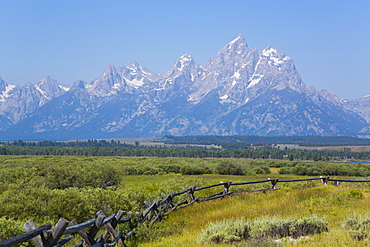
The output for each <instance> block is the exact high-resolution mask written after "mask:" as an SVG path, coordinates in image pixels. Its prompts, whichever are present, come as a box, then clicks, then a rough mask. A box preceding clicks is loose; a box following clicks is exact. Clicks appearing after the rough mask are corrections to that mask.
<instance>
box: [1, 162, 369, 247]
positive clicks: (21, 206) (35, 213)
mask: <svg viewBox="0 0 370 247" xmlns="http://www.w3.org/2000/svg"><path fill="white" fill-rule="evenodd" d="M299 164H300V163H299V162H298V163H297V161H294V162H293V163H292V162H289V161H278V160H252V159H211V158H207V159H200V158H145V157H141V158H123V157H85V156H78V157H64V156H0V239H1V240H2V239H6V238H9V237H13V236H15V235H17V234H19V233H22V232H24V230H23V229H22V225H23V223H25V222H26V221H28V220H30V219H33V220H34V221H35V222H36V224H37V225H41V224H45V223H49V222H50V223H52V224H53V225H55V223H56V222H57V220H58V219H59V217H64V218H66V219H67V220H76V221H77V222H79V223H80V222H83V221H86V220H89V219H91V218H94V217H95V213H96V212H97V211H99V210H103V211H104V213H105V214H106V215H109V214H111V213H115V212H117V210H118V209H123V210H125V211H133V212H135V211H139V212H140V211H142V210H144V209H145V207H144V201H145V200H148V201H149V202H153V201H154V200H156V199H159V198H161V195H160V194H161V192H164V193H166V194H168V193H170V192H173V191H175V192H180V191H182V190H183V188H184V187H187V188H189V187H190V186H192V185H196V186H197V187H201V186H207V185H212V184H218V183H219V182H220V181H224V182H226V181H230V180H232V181H233V182H244V181H256V180H265V179H267V178H268V177H271V178H274V177H279V179H293V178H305V177H307V176H299V175H291V174H278V172H279V169H282V168H284V167H300V165H299ZM304 164H307V162H305V163H304ZM346 165H347V166H351V164H346ZM325 166H331V167H335V166H334V165H333V163H320V167H321V168H323V167H325ZM341 166H342V165H341ZM302 167H308V165H302ZM310 167H313V166H310ZM360 168H361V169H362V168H363V167H360ZM346 169H347V170H348V167H346ZM320 175H327V174H320ZM346 178H347V179H348V177H346ZM351 179H356V178H351ZM269 187H271V185H270V184H269V183H264V184H251V185H243V186H231V188H230V190H231V191H236V192H241V191H247V190H257V189H266V188H269ZM277 187H278V188H281V190H280V191H276V192H273V193H263V194H237V195H233V196H230V197H228V198H224V199H218V200H214V201H209V202H202V203H196V204H193V205H191V206H189V207H187V208H185V209H181V210H178V211H174V212H173V213H171V214H170V215H169V216H168V217H166V218H165V219H164V220H163V221H162V222H158V223H156V224H155V225H153V227H152V228H150V229H149V228H147V227H146V226H145V225H141V226H140V228H139V230H138V231H137V234H136V236H135V238H133V239H132V240H131V241H130V242H129V243H128V245H129V246H136V245H137V246H212V245H214V243H208V242H207V241H201V233H202V231H205V229H207V226H209V224H212V223H216V222H218V221H220V220H237V219H241V218H242V219H243V220H246V221H253V222H255V223H256V224H257V222H264V220H269V219H272V220H275V221H276V222H280V223H281V222H283V221H286V220H288V219H300V218H304V217H306V218H307V217H316V216H317V217H320V219H324V220H327V221H328V229H329V231H328V232H324V233H320V234H315V235H308V236H305V238H297V239H289V237H285V238H283V239H282V240H279V241H275V240H271V239H268V238H267V239H265V238H264V239H263V240H259V241H260V242H259V243H258V246H261V244H267V246H268V245H271V244H281V243H283V244H284V245H293V244H310V245H314V246H315V245H317V246H323V245H322V243H324V244H325V245H326V246H334V245H335V246H338V242H339V243H341V244H342V243H344V244H346V245H347V246H358V245H364V244H366V243H368V242H367V241H368V240H367V239H368V236H369V234H368V232H367V230H368V229H369V227H368V223H367V222H368V221H367V219H368V216H366V213H367V212H368V204H369V200H370V199H369V197H370V190H369V184H364V183H362V184H343V185H342V184H341V185H340V186H337V187H335V186H333V185H328V186H322V185H321V181H306V182H296V183H280V182H279V183H278V185H277ZM220 191H222V188H221V187H213V188H211V189H207V190H202V191H197V192H196V193H195V196H196V197H203V196H208V195H211V194H215V193H217V192H220ZM186 198H187V195H186V194H183V195H182V196H181V197H177V198H175V200H176V201H175V203H177V202H180V201H182V200H184V199H186ZM354 213H356V214H355V215H354ZM350 216H351V217H352V218H348V217H350ZM266 217H267V218H266ZM257 220H258V221H257ZM280 223H279V224H280ZM265 225H266V224H265ZM121 230H122V231H126V230H127V228H126V226H125V225H122V226H121ZM77 238H78V236H77ZM78 240H79V239H78ZM248 241H251V239H249V240H248ZM248 241H245V242H234V243H233V244H237V245H238V244H241V245H240V246H245V244H250V245H251V246H256V244H255V243H254V244H253V243H251V242H248ZM253 241H254V240H253ZM77 242H78V241H77ZM77 242H73V241H72V242H71V244H70V245H68V246H73V244H76V243H77ZM336 243H337V244H336ZM243 244H244V245H243ZM341 244H340V245H341ZM23 245H24V246H26V245H28V243H24V244H23ZM220 246H228V245H226V244H224V243H221V244H220Z"/></svg>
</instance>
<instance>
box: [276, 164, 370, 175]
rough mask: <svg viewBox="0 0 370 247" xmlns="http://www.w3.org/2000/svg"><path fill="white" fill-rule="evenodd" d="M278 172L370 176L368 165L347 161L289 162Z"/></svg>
mask: <svg viewBox="0 0 370 247" xmlns="http://www.w3.org/2000/svg"><path fill="white" fill-rule="evenodd" d="M279 174H294V175H302V176H303V175H306V176H319V175H325V176H359V177H367V176H370V166H369V165H367V164H366V165H365V164H348V163H321V162H315V163H312V162H311V163H303V162H290V163H287V164H285V166H284V167H281V168H280V169H279Z"/></svg>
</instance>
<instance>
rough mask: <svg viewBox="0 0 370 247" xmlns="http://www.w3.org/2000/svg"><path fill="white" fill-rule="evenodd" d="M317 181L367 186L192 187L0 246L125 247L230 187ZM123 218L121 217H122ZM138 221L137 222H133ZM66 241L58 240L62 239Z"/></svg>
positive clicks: (32, 228) (30, 230)
mask: <svg viewBox="0 0 370 247" xmlns="http://www.w3.org/2000/svg"><path fill="white" fill-rule="evenodd" d="M313 180H321V181H322V183H323V184H325V185H326V184H327V183H328V182H330V181H332V182H334V185H339V183H342V182H349V183H369V182H370V180H344V179H331V178H330V177H322V176H320V177H316V178H305V179H287V180H279V179H278V178H275V179H270V178H269V179H266V180H260V181H249V182H238V183H233V182H232V181H229V182H220V183H218V184H214V185H209V186H204V187H200V188H197V187H196V186H195V185H193V186H191V187H190V188H184V190H183V191H181V192H177V193H176V192H171V193H169V194H168V195H166V194H165V193H162V197H163V198H162V199H158V200H155V201H154V202H152V203H149V202H148V201H145V202H144V204H145V205H146V206H147V208H146V209H145V210H144V211H142V212H136V213H135V214H133V213H131V212H127V213H126V212H124V211H122V210H119V211H118V212H117V213H115V214H112V215H110V216H106V215H104V214H103V212H102V211H99V212H97V217H96V218H94V219H90V220H88V221H86V222H83V223H80V224H78V223H77V222H76V221H74V220H72V221H70V222H68V221H67V220H66V219H64V218H60V219H59V221H58V223H57V224H56V225H55V228H54V229H51V228H52V225H51V224H50V223H48V224H45V225H43V226H40V227H37V226H36V224H35V223H34V222H33V220H30V221H28V222H27V223H25V224H24V226H23V227H24V228H25V229H26V231H27V232H26V233H24V234H21V235H19V236H16V237H13V238H10V239H7V240H3V241H0V246H14V245H17V244H20V243H23V242H26V241H28V240H31V239H32V241H33V242H34V244H35V245H36V246H37V247H60V246H63V245H64V244H66V243H67V242H68V241H70V240H71V239H72V236H71V234H78V235H79V236H80V237H81V238H82V240H81V241H80V242H79V243H78V244H77V245H76V247H82V246H92V247H100V246H104V247H108V246H115V245H117V244H118V245H119V246H124V247H126V244H125V241H126V240H127V239H129V238H130V237H131V236H132V235H133V234H134V232H135V230H136V229H137V227H138V224H143V223H145V224H148V225H149V226H151V225H153V224H154V223H155V222H156V221H158V220H161V219H162V218H163V216H166V215H168V214H170V213H171V212H173V211H174V210H178V209H181V208H184V207H187V206H189V205H192V204H193V203H195V202H203V201H208V200H214V199H217V198H223V197H225V196H227V195H231V194H234V193H235V192H233V191H229V189H230V187H231V186H240V185H249V184H260V183H270V188H267V189H261V190H253V191H250V190H249V191H242V193H243V192H244V193H247V192H248V193H253V192H259V193H263V192H267V191H274V190H277V188H276V185H277V183H278V182H284V183H289V182H302V181H313ZM214 187H222V189H223V190H222V191H220V192H218V193H216V194H213V195H211V196H206V197H202V198H200V197H196V196H195V195H194V194H195V192H197V191H201V190H205V189H210V188H214ZM183 194H188V199H186V200H183V201H180V202H177V203H175V202H174V198H176V197H179V196H181V195H183ZM124 216H125V217H124ZM135 218H136V219H138V220H135ZM120 223H126V224H129V229H130V230H129V232H128V233H126V234H124V233H123V232H118V231H117V230H116V227H117V226H118V224H120ZM101 229H103V231H104V229H105V232H104V234H101V235H99V236H98V237H96V235H97V234H98V232H99V231H100V230H101ZM65 235H67V236H66V237H64V238H62V237H63V236H65Z"/></svg>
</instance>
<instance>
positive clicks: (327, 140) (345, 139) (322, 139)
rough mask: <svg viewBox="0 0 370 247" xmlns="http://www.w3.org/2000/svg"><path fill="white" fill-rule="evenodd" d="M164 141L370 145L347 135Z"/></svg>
mask: <svg viewBox="0 0 370 247" xmlns="http://www.w3.org/2000/svg"><path fill="white" fill-rule="evenodd" d="M165 139H166V143H168V144H171V143H174V144H190V143H191V144H217V145H219V144H221V143H233V145H245V144H249V145H250V144H253V145H254V146H255V145H266V144H297V145H303V146H344V145H349V146H358V145H370V139H361V138H355V137H349V136H171V135H167V136H165Z"/></svg>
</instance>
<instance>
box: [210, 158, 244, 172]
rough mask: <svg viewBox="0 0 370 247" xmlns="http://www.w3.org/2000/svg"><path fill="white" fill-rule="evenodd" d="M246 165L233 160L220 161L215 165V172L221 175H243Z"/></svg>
mask: <svg viewBox="0 0 370 247" xmlns="http://www.w3.org/2000/svg"><path fill="white" fill-rule="evenodd" d="M246 172H247V169H246V166H245V165H244V166H243V165H241V164H239V163H236V162H233V161H228V160H227V161H222V162H220V163H219V164H218V165H217V167H216V173H218V174H221V175H245V174H246Z"/></svg>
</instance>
